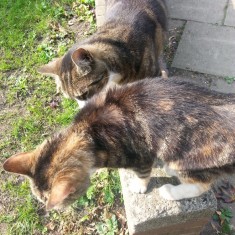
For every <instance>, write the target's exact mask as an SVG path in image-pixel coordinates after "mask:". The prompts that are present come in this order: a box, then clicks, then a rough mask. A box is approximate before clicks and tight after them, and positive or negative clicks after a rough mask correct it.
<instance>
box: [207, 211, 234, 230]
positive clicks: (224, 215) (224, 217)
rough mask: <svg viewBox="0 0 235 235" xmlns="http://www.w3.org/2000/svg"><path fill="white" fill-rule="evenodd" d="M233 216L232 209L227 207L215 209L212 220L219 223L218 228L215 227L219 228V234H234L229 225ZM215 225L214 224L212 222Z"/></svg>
mask: <svg viewBox="0 0 235 235" xmlns="http://www.w3.org/2000/svg"><path fill="white" fill-rule="evenodd" d="M232 217H233V214H232V211H231V210H230V209H228V208H221V209H220V210H218V211H216V213H215V214H214V215H213V217H212V218H213V220H214V221H216V222H218V224H219V225H220V227H219V228H216V227H215V226H214V227H215V228H216V229H217V230H220V232H219V231H218V232H219V233H220V234H221V235H235V232H234V231H233V230H232V226H231V219H232ZM214 225H215V224H214Z"/></svg>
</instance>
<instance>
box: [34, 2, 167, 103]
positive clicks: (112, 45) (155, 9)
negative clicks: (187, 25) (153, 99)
mask: <svg viewBox="0 0 235 235" xmlns="http://www.w3.org/2000/svg"><path fill="white" fill-rule="evenodd" d="M166 30H167V11H166V6H165V3H164V0H145V1H142V0H108V1H107V10H106V16H105V23H104V25H103V26H101V27H100V28H99V29H98V31H97V32H96V33H95V34H94V35H92V36H91V37H89V38H88V39H86V40H85V41H82V42H79V43H77V44H75V45H74V46H73V47H72V48H71V49H70V50H69V51H68V52H67V53H66V54H65V55H64V56H63V57H61V58H58V59H55V60H54V61H52V62H50V63H49V64H47V65H44V66H42V67H41V68H39V72H40V73H43V74H45V75H49V76H52V77H54V78H55V81H56V84H57V92H59V91H61V92H62V93H63V94H64V95H65V96H66V97H70V98H73V99H76V100H77V101H78V103H79V104H80V105H83V103H84V100H87V99H88V98H90V97H92V96H93V95H94V94H95V93H97V92H99V91H101V90H102V89H103V88H104V87H105V86H106V85H107V84H108V85H112V84H125V83H128V82H131V81H135V80H139V79H143V78H145V77H154V76H158V75H160V74H161V69H160V66H159V61H158V58H159V55H160V54H161V51H162V49H163V41H164V36H165V32H166ZM79 101H81V102H79Z"/></svg>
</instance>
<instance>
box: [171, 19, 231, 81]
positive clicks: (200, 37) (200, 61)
mask: <svg viewBox="0 0 235 235" xmlns="http://www.w3.org/2000/svg"><path fill="white" fill-rule="evenodd" d="M234 39H235V28H231V27H222V26H216V25H211V24H204V23H198V22H191V21H190V22H187V23H186V26H185V29H184V33H183V35H182V37H181V41H180V43H179V46H178V49H177V51H176V55H175V57H174V60H173V63H172V66H173V67H176V68H181V69H187V70H192V71H198V72H202V73H208V74H214V75H218V76H230V77H231V76H232V77H234V76H235V40H234Z"/></svg>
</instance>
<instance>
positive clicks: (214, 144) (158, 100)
mask: <svg viewBox="0 0 235 235" xmlns="http://www.w3.org/2000/svg"><path fill="white" fill-rule="evenodd" d="M234 117H235V95H233V94H222V93H218V92H213V91H210V90H208V89H206V88H201V87H198V86H195V85H193V84H188V83H186V82H182V81H176V80H171V79H168V80H164V79H158V78H155V79H145V80H142V81H139V82H135V83H131V84H127V85H124V86H121V87H115V88H112V89H109V90H108V91H107V92H106V94H105V93H100V94H99V95H97V96H94V97H93V98H92V99H90V101H88V103H87V105H86V106H85V107H84V108H83V109H81V111H80V112H79V113H78V114H77V116H76V117H75V119H74V122H73V123H72V124H71V126H69V127H68V128H67V129H65V130H64V131H62V132H60V133H59V134H56V135H54V136H53V137H52V138H51V139H49V140H47V141H45V142H44V143H43V144H42V145H41V146H39V147H38V148H37V149H36V150H34V151H33V152H31V153H22V154H20V155H19V154H18V155H15V156H13V157H11V158H9V159H8V160H7V161H6V162H5V164H4V168H5V169H6V170H8V171H11V172H15V173H20V174H23V175H27V176H28V177H29V178H30V179H31V181H32V182H33V185H34V186H33V191H34V193H35V194H36V195H38V197H39V198H41V200H42V201H44V202H46V198H47V202H46V203H47V208H48V209H50V208H54V207H56V206H58V205H63V204H66V203H70V202H71V201H73V200H74V199H75V198H77V197H78V196H80V195H81V194H82V193H84V192H85V191H86V189H87V187H88V186H89V172H91V170H92V169H97V168H103V167H111V168H130V169H133V170H134V171H135V172H136V173H137V176H138V179H139V182H140V185H141V188H140V189H137V190H136V191H138V192H144V191H146V189H147V183H148V179H149V176H150V173H151V169H152V167H153V163H154V161H155V160H156V159H159V160H161V161H163V162H164V163H165V167H164V168H165V169H166V172H167V173H168V174H170V175H172V176H177V177H178V178H179V179H180V180H181V182H182V185H180V186H179V187H178V186H171V185H166V186H164V187H163V188H161V189H160V194H164V195H165V197H166V198H167V199H169V200H171V199H172V198H173V199H175V200H178V199H181V198H180V194H177V193H176V192H179V193H181V196H182V189H184V190H186V191H187V190H188V191H190V190H191V191H190V193H189V194H187V195H188V196H193V195H194V196H198V195H200V194H201V193H202V192H204V191H206V190H208V188H209V187H210V185H211V184H212V183H213V182H214V181H215V180H216V179H217V178H218V177H220V176H222V175H223V174H225V173H233V172H234V167H235V154H234V153H235V121H234ZM60 182H62V186H61V185H60ZM58 185H59V186H60V187H62V189H63V190H61V188H60V192H62V195H60V198H59V199H60V200H59V199H58V198H57V200H56V199H54V200H52V199H50V198H51V197H52V196H51V195H53V193H52V192H54V191H56V189H58V187H59V186H58ZM172 187H176V188H172ZM177 187H178V188H177ZM53 190H54V191H53ZM57 191H58V190H57ZM57 191H56V192H57ZM169 192H174V193H175V194H174V195H175V197H174V195H172V193H169ZM54 194H55V193H54ZM56 195H58V192H57V194H56ZM177 195H178V196H177ZM187 195H186V194H184V195H183V196H184V197H185V196H187ZM173 199H172V200H173ZM51 201H52V202H51Z"/></svg>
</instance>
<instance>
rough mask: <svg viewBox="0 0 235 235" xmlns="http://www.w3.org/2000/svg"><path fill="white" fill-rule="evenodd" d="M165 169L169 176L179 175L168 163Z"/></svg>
mask: <svg viewBox="0 0 235 235" xmlns="http://www.w3.org/2000/svg"><path fill="white" fill-rule="evenodd" d="M163 170H164V171H165V172H166V174H167V175H169V176H176V177H177V176H178V174H177V172H176V171H175V170H174V169H172V168H170V167H169V165H168V164H164V166H163Z"/></svg>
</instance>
